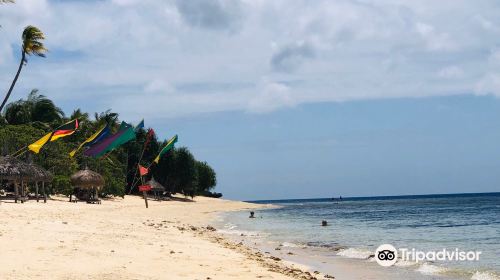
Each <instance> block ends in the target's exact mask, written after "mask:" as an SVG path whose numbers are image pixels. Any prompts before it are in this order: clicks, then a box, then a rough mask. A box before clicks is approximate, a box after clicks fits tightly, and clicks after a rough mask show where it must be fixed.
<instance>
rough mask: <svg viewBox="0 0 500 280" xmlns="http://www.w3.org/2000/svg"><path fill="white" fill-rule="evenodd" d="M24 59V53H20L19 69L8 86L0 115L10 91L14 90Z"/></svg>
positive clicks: (0, 108)
mask: <svg viewBox="0 0 500 280" xmlns="http://www.w3.org/2000/svg"><path fill="white" fill-rule="evenodd" d="M25 59H26V53H25V52H24V50H23V52H22V55H21V62H20V63H19V68H18V69H17V73H16V76H15V77H14V80H13V81H12V84H11V85H10V88H9V91H8V92H7V95H6V96H5V99H4V100H3V102H2V105H1V106H0V113H1V112H2V110H3V107H4V106H5V103H7V100H9V97H10V94H11V93H12V90H13V89H14V86H15V85H16V82H17V78H19V74H21V69H23V64H24V60H25Z"/></svg>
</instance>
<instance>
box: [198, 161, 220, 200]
mask: <svg viewBox="0 0 500 280" xmlns="http://www.w3.org/2000/svg"><path fill="white" fill-rule="evenodd" d="M196 172H197V176H196V178H197V182H196V190H197V192H199V193H203V192H208V191H210V190H211V189H213V188H214V187H215V185H217V176H216V174H215V171H214V170H213V169H212V167H210V165H208V164H207V163H206V162H200V161H197V162H196Z"/></svg>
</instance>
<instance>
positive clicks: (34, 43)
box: [0, 25, 47, 112]
mask: <svg viewBox="0 0 500 280" xmlns="http://www.w3.org/2000/svg"><path fill="white" fill-rule="evenodd" d="M22 39H23V46H22V50H21V62H20V63H19V68H18V69H17V73H16V76H15V77H14V80H13V81H12V84H11V85H10V88H9V91H8V92H7V95H6V96H5V98H4V100H3V102H2V105H0V112H2V110H3V107H4V106H5V103H7V100H8V99H9V97H10V94H11V93H12V90H13V89H14V86H15V85H16V82H17V79H18V78H19V74H20V73H21V69H22V68H23V65H24V64H25V63H27V62H28V60H27V59H26V55H36V56H41V57H45V52H46V51H47V49H46V48H45V47H44V45H43V43H42V42H41V40H43V39H45V35H43V32H42V31H40V29H38V28H36V27H34V26H31V25H29V26H27V27H26V28H25V29H24V31H23V36H22Z"/></svg>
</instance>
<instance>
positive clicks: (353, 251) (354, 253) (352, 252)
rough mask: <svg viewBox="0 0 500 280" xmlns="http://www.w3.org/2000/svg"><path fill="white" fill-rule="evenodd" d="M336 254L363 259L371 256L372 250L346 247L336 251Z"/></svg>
mask: <svg viewBox="0 0 500 280" xmlns="http://www.w3.org/2000/svg"><path fill="white" fill-rule="evenodd" d="M337 256H342V257H346V258H350V259H363V260H367V259H369V258H371V257H373V252H372V251H368V250H364V249H357V248H347V249H343V250H340V251H339V252H338V253H337Z"/></svg>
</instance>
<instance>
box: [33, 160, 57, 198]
mask: <svg viewBox="0 0 500 280" xmlns="http://www.w3.org/2000/svg"><path fill="white" fill-rule="evenodd" d="M29 165H30V168H31V170H32V172H33V177H34V178H35V180H36V182H35V194H36V202H38V200H39V197H38V182H41V183H42V193H43V201H44V202H47V194H46V193H45V183H48V182H52V179H53V178H54V176H53V175H52V173H50V172H49V171H47V170H45V169H44V168H42V167H41V166H38V165H36V164H34V163H30V164H29Z"/></svg>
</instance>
